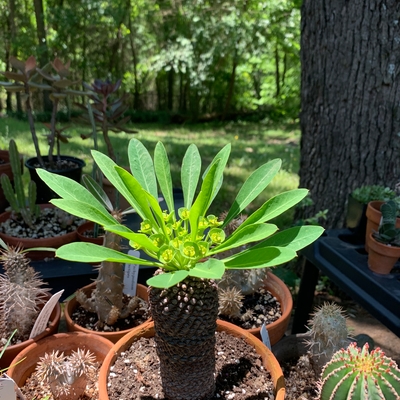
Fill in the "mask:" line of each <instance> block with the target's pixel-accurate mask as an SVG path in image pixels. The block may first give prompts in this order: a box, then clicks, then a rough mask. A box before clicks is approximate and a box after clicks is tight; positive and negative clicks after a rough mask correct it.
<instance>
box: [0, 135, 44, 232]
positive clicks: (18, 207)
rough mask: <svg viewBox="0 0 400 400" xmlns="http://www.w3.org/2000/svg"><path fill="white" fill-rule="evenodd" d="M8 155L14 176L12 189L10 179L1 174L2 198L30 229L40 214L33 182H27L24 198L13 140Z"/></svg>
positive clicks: (19, 160)
mask: <svg viewBox="0 0 400 400" xmlns="http://www.w3.org/2000/svg"><path fill="white" fill-rule="evenodd" d="M9 153H10V163H11V168H12V172H13V175H14V187H13V185H12V184H11V181H10V178H9V177H8V176H7V175H5V174H3V175H2V176H1V178H0V180H1V186H2V188H3V192H4V196H5V197H6V199H7V201H8V202H9V203H10V207H11V209H12V210H13V212H14V213H15V214H17V215H21V217H22V218H23V220H24V222H25V223H26V224H27V225H28V226H29V227H31V228H32V227H33V223H34V220H35V219H36V218H37V217H38V216H39V214H40V208H39V206H38V205H37V204H36V184H35V182H33V181H30V182H29V186H28V196H27V197H26V196H25V191H24V186H23V181H22V166H21V158H20V155H19V153H18V148H17V145H16V143H15V141H14V140H13V139H11V140H10V143H9Z"/></svg>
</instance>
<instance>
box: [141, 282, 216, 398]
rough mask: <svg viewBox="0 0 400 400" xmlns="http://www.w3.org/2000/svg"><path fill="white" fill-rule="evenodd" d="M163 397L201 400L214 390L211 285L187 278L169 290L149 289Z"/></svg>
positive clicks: (212, 288)
mask: <svg viewBox="0 0 400 400" xmlns="http://www.w3.org/2000/svg"><path fill="white" fill-rule="evenodd" d="M149 300H150V306H151V313H152V317H153V319H154V326H155V331H156V335H155V341H156V345H157V347H156V348H157V354H158V356H159V359H160V373H161V379H162V385H163V390H164V395H165V397H166V398H168V399H170V400H205V399H209V398H211V397H212V396H213V393H214V390H215V379H214V371H215V330H216V325H217V324H216V320H217V314H218V292H217V286H216V285H215V284H214V282H212V281H209V280H202V279H198V278H187V279H185V280H184V281H182V282H180V283H179V284H178V285H177V286H174V287H172V288H169V289H157V288H150V290H149Z"/></svg>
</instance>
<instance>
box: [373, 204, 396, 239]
mask: <svg viewBox="0 0 400 400" xmlns="http://www.w3.org/2000/svg"><path fill="white" fill-rule="evenodd" d="M381 213H382V218H381V222H380V224H379V230H378V232H375V233H373V237H374V239H375V240H376V241H377V242H380V243H384V244H387V245H393V246H400V229H399V228H396V216H397V204H396V202H395V201H394V200H389V201H387V202H386V203H383V204H382V205H381Z"/></svg>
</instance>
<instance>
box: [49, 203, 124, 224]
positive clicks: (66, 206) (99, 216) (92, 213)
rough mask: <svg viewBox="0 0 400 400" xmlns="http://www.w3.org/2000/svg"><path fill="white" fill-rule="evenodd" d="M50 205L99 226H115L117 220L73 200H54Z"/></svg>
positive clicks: (106, 213)
mask: <svg viewBox="0 0 400 400" xmlns="http://www.w3.org/2000/svg"><path fill="white" fill-rule="evenodd" d="M50 203H52V204H54V205H55V206H56V207H58V208H60V209H61V210H64V211H66V212H68V213H70V214H72V215H76V216H77V217H79V218H84V219H87V220H89V221H93V222H96V223H97V224H99V225H114V224H116V223H118V222H117V220H116V219H115V218H114V217H113V216H112V215H111V214H110V213H109V212H107V211H106V210H105V209H104V211H105V212H104V213H103V212H102V211H101V210H99V209H98V208H96V207H94V206H92V205H91V204H87V203H82V202H81V201H77V200H72V199H53V200H50Z"/></svg>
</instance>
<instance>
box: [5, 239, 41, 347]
mask: <svg viewBox="0 0 400 400" xmlns="http://www.w3.org/2000/svg"><path fill="white" fill-rule="evenodd" d="M25 254H26V253H23V252H21V249H20V248H14V247H11V246H10V247H7V248H6V249H5V250H2V251H1V252H0V262H1V264H2V265H3V268H4V271H5V273H4V275H0V315H1V318H0V338H4V337H8V336H10V335H11V334H12V332H13V331H14V330H15V329H17V333H16V335H15V339H17V340H25V339H26V338H27V336H28V335H29V333H30V331H31V329H32V326H33V324H34V322H35V321H36V318H37V316H38V314H39V311H40V305H41V304H44V303H45V296H46V295H47V294H48V291H49V289H45V288H42V286H43V281H42V280H41V279H40V278H39V276H38V274H37V272H35V270H34V269H33V268H32V267H31V266H30V265H29V260H28V259H27V258H26V255H25ZM3 344H4V343H3Z"/></svg>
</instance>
